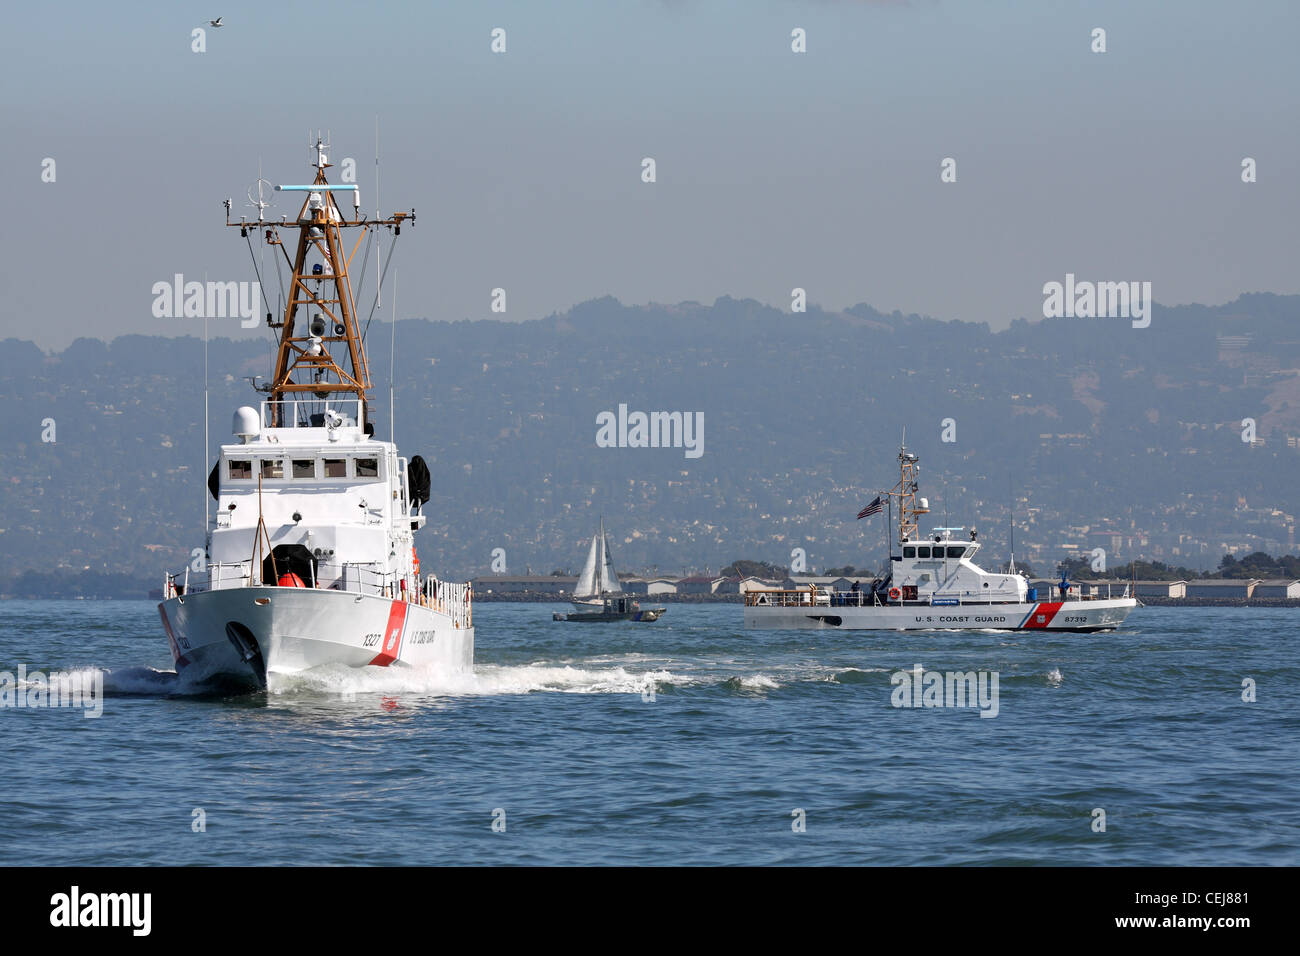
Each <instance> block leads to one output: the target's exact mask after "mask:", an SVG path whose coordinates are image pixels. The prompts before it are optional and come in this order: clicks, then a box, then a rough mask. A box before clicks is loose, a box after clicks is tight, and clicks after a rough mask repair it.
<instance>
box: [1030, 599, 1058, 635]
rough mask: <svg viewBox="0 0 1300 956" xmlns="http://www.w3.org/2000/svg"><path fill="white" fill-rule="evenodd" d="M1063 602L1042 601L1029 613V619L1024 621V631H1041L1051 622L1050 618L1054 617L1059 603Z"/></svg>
mask: <svg viewBox="0 0 1300 956" xmlns="http://www.w3.org/2000/svg"><path fill="white" fill-rule="evenodd" d="M1064 603H1065V602H1064V601H1044V602H1042V603H1041V604H1039V605H1038V607H1036V608H1034V610H1033V613H1031V614H1030V615H1029V620H1027V621H1026V622H1025V626H1024V629H1025V630H1026V631H1041V630H1042V629H1043V628H1045V627H1047V625H1049V624H1051V623H1052V618H1054V617H1056V612H1057V611H1059V610H1060V609H1061V605H1062V604H1064Z"/></svg>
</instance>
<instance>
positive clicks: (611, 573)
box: [600, 522, 623, 594]
mask: <svg viewBox="0 0 1300 956" xmlns="http://www.w3.org/2000/svg"><path fill="white" fill-rule="evenodd" d="M600 531H601V534H600V554H601V561H600V593H601V594H622V593H623V585H621V584H619V583H618V572H617V571H615V570H614V555H612V554H611V553H610V550H609V538H608V537H607V536H606V535H605V528H604V523H603V522H602V523H601V529H600Z"/></svg>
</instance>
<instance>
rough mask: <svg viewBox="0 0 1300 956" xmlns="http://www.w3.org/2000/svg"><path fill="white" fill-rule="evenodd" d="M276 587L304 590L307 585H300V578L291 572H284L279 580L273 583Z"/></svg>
mask: <svg viewBox="0 0 1300 956" xmlns="http://www.w3.org/2000/svg"><path fill="white" fill-rule="evenodd" d="M275 584H276V587H281V588H305V587H306V586H307V585H305V584H303V583H302V578H300V577H298V575H296V574H294V573H293V572H292V571H286V572H284V574H282V575H280V580H278V581H276V582H275Z"/></svg>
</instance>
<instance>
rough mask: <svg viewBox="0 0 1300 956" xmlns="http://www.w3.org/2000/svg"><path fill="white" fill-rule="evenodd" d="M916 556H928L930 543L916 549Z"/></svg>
mask: <svg viewBox="0 0 1300 956" xmlns="http://www.w3.org/2000/svg"><path fill="white" fill-rule="evenodd" d="M916 556H917V557H918V558H928V557H929V556H930V546H929V545H928V544H924V545H921V547H919V548H917V549H916Z"/></svg>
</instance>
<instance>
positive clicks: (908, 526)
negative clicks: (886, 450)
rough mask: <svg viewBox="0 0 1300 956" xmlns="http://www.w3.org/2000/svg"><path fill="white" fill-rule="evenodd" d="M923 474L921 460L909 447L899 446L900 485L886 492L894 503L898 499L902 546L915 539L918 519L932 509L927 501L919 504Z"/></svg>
mask: <svg viewBox="0 0 1300 956" xmlns="http://www.w3.org/2000/svg"><path fill="white" fill-rule="evenodd" d="M920 474H921V459H920V458H919V457H918V456H917V455H914V454H912V453H911V452H909V451H908V450H907V445H906V444H905V443H904V444H900V445H899V446H898V484H896V485H894V487H893V489H892V490H890V491H887V492H885V494H887V495H889V500H890V502H891V503H892V502H893V499H895V498H897V499H898V543H899V544H902V543H903V542H904V541H906V540H908V538H909V537H912V538H914V537H915V536H916V534H917V528H918V520H917V519H918V518H920V516H921V515H924V514H929V513H930V508H929V506H928V504H927V503H926V501H925V499H924V498H922V499H921V503H920V504H919V505H918V504H917V498H916V493H917V490H918V489H919V488H920V485H919V484H918V482H917V478H918V476H919V475H920Z"/></svg>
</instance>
